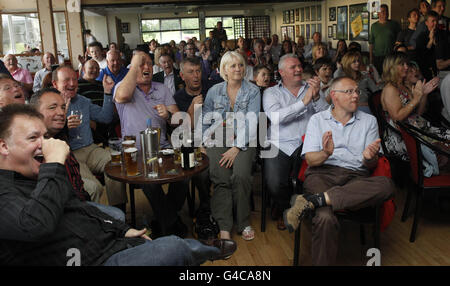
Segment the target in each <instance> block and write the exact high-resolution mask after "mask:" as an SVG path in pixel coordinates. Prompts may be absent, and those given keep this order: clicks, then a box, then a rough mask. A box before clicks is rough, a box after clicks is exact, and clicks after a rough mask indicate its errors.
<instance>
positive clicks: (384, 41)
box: [369, 20, 401, 57]
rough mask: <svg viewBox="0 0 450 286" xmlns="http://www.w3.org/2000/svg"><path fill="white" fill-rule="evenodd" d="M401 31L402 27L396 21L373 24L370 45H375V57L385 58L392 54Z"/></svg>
mask: <svg viewBox="0 0 450 286" xmlns="http://www.w3.org/2000/svg"><path fill="white" fill-rule="evenodd" d="M400 31H401V29H400V25H399V24H398V23H397V22H395V21H391V20H388V21H387V22H386V23H384V24H380V22H376V23H373V24H372V27H371V29H370V38H369V44H372V45H373V55H374V56H375V57H383V56H387V55H388V54H390V53H391V52H392V50H393V48H394V44H395V40H396V39H397V34H398V33H399V32H400Z"/></svg>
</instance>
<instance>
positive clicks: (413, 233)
mask: <svg viewBox="0 0 450 286" xmlns="http://www.w3.org/2000/svg"><path fill="white" fill-rule="evenodd" d="M422 200H423V189H420V190H418V192H417V201H416V209H415V211H414V221H413V226H412V229H411V236H410V237H409V242H414V241H416V232H417V227H418V224H419V217H420V211H421V209H422V203H423V202H422Z"/></svg>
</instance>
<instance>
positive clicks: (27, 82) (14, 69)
mask: <svg viewBox="0 0 450 286" xmlns="http://www.w3.org/2000/svg"><path fill="white" fill-rule="evenodd" d="M4 61H5V66H6V68H7V69H8V71H9V73H10V74H11V75H12V77H13V78H14V79H15V80H16V81H18V82H19V83H20V84H21V85H22V86H23V88H24V91H25V94H26V95H27V98H29V95H31V92H32V88H33V78H32V77H31V74H30V72H29V71H28V70H27V69H23V68H21V67H19V66H18V65H17V58H16V56H14V55H12V54H9V55H6V56H5V58H4Z"/></svg>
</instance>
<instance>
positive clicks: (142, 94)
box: [114, 51, 189, 236]
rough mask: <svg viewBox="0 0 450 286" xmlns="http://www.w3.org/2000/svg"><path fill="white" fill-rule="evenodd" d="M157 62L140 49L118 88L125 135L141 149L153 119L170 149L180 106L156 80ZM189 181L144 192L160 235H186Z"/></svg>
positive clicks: (162, 144) (152, 186) (163, 144)
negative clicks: (184, 210)
mask: <svg viewBox="0 0 450 286" xmlns="http://www.w3.org/2000/svg"><path fill="white" fill-rule="evenodd" d="M152 69H153V63H152V60H151V58H150V56H149V54H147V53H145V52H142V51H137V52H136V53H135V54H134V56H133V58H132V59H131V68H130V70H129V71H128V73H127V75H126V76H125V78H124V79H123V80H122V81H121V82H120V83H119V84H117V86H116V88H115V90H114V101H115V103H116V107H117V112H118V113H119V117H120V126H121V130H122V132H121V133H122V135H123V136H125V135H134V136H136V146H137V148H138V149H140V146H141V142H140V132H141V131H143V130H145V129H146V128H147V125H146V123H147V119H148V118H151V120H152V127H159V128H160V129H161V133H160V134H161V137H160V147H161V149H163V148H170V147H171V144H170V142H169V140H168V139H167V135H166V130H167V126H168V124H169V123H170V119H171V117H172V114H175V113H176V112H178V111H179V110H178V107H177V105H176V102H175V100H174V99H173V96H172V94H171V92H170V91H169V89H168V88H167V87H165V86H164V85H163V84H162V83H159V82H154V81H152V76H153V72H152ZM188 183H189V180H185V181H182V182H177V183H171V184H169V192H168V193H167V195H166V194H164V192H163V189H162V187H161V185H156V184H150V185H144V187H143V191H144V193H145V195H146V196H147V198H148V199H149V201H150V204H151V206H152V209H153V213H154V215H155V217H156V221H157V222H158V223H159V225H160V228H161V230H160V231H159V230H158V229H156V227H155V228H154V229H152V231H155V232H156V236H158V235H167V234H176V235H178V236H184V235H185V234H186V232H187V227H186V226H185V225H184V224H183V222H182V221H181V218H180V217H179V216H178V214H177V213H178V211H180V210H181V208H182V207H183V205H184V201H185V199H186V194H187V191H188V189H189V184H188Z"/></svg>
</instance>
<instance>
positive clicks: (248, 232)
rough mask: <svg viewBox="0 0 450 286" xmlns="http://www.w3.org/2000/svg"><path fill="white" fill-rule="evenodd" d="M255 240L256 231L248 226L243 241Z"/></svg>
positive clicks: (243, 234)
mask: <svg viewBox="0 0 450 286" xmlns="http://www.w3.org/2000/svg"><path fill="white" fill-rule="evenodd" d="M254 238H255V231H254V230H253V228H252V227H251V226H247V227H245V228H244V230H243V231H242V239H243V240H247V241H248V240H253V239H254Z"/></svg>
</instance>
